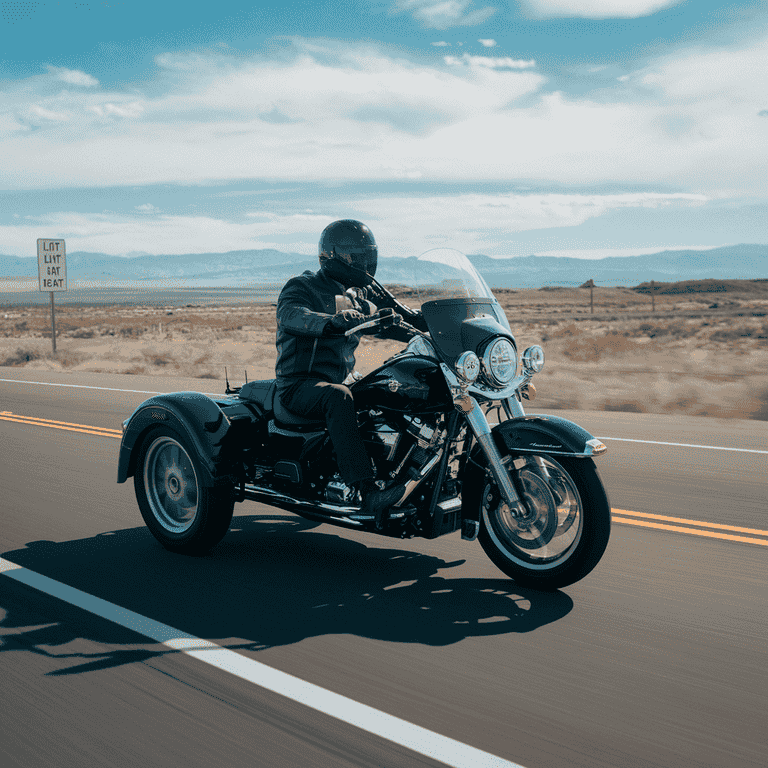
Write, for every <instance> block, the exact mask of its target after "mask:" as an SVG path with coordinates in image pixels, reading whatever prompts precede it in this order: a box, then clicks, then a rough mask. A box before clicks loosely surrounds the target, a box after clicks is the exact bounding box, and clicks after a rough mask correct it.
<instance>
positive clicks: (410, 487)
mask: <svg viewBox="0 0 768 768" xmlns="http://www.w3.org/2000/svg"><path fill="white" fill-rule="evenodd" d="M442 455H443V448H439V449H438V451H437V453H436V454H435V455H434V456H433V457H432V458H431V459H430V460H429V461H428V462H427V463H426V464H425V465H424V466H423V467H422V468H421V469H420V470H419V474H418V476H417V477H416V478H415V479H413V480H409V481H408V482H407V483H406V484H405V493H403V497H402V498H401V499H400V501H398V502H397V504H394V506H395V507H399V506H401V505H402V503H403V502H404V501H405V500H406V499H407V498H408V497H409V496H410V495H411V494H412V493H413V492H414V491H415V490H416V487H417V486H418V485H419V484H420V483H421V481H422V480H423V479H424V478H425V477H426V476H427V475H428V474H429V472H430V470H431V469H432V467H434V466H435V464H437V462H438V461H439V460H440V457H441V456H442Z"/></svg>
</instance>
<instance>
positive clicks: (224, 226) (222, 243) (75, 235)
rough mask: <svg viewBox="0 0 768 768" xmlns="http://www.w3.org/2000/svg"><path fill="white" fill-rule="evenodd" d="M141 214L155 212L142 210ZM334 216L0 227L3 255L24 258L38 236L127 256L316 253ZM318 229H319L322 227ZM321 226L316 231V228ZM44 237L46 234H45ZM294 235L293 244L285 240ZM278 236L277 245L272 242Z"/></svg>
mask: <svg viewBox="0 0 768 768" xmlns="http://www.w3.org/2000/svg"><path fill="white" fill-rule="evenodd" d="M143 213H154V212H153V211H143ZM333 218H334V217H332V216H331V217H312V216H310V215H303V216H302V215H291V216H285V217H279V216H278V217H274V218H270V219H269V220H268V221H263V222H255V223H250V222H247V223H242V222H232V221H227V220H225V219H218V218H214V217H211V216H169V215H163V214H161V215H153V216H124V215H117V214H103V213H101V214H96V213H88V214H83V213H76V212H69V211H62V212H57V213H51V214H46V215H44V216H27V217H25V222H24V224H21V225H15V226H13V225H0V243H2V250H3V252H4V253H8V254H10V255H18V256H27V255H29V253H30V249H34V244H35V241H36V239H37V238H38V237H48V236H49V234H50V233H53V234H50V236H51V237H62V238H64V239H66V241H67V250H68V251H69V252H70V253H72V252H73V251H90V252H99V253H108V254H112V255H120V256H122V255H127V254H129V253H131V252H136V251H144V252H147V253H152V254H158V255H161V254H178V253H208V252H224V251H230V250H244V249H248V248H276V249H279V250H282V251H293V252H299V253H308V254H309V253H316V251H317V241H318V238H319V236H320V232H321V231H322V227H324V226H325V225H326V224H328V223H329V222H330V221H333ZM321 224H322V226H320V225H321ZM318 227H320V229H318ZM46 233H48V234H46ZM286 234H288V235H293V236H294V238H295V239H294V241H293V242H292V241H291V239H290V238H286V237H285V235H286ZM276 235H281V237H280V238H279V242H276V241H275V240H272V239H270V238H271V237H274V236H276Z"/></svg>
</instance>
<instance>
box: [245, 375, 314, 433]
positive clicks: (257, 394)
mask: <svg viewBox="0 0 768 768" xmlns="http://www.w3.org/2000/svg"><path fill="white" fill-rule="evenodd" d="M239 396H240V397H241V398H243V399H244V400H250V401H252V402H254V403H258V404H259V405H260V406H261V407H262V408H263V409H264V410H265V411H267V412H269V411H273V412H274V414H275V421H277V422H279V423H280V424H283V425H284V426H293V427H304V428H307V427H314V428H316V429H325V421H322V420H321V421H318V420H316V419H305V418H304V417H303V416H298V415H296V414H295V413H292V412H291V411H289V410H288V409H287V408H286V407H285V406H284V405H283V404H282V403H281V402H280V398H279V397H278V396H277V382H276V381H275V380H274V379H266V380H264V381H249V382H248V383H247V384H243V386H242V387H241V388H240V392H239Z"/></svg>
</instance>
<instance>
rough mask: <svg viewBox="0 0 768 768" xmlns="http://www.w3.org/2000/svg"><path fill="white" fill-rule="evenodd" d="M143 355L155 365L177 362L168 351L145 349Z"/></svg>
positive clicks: (149, 362)
mask: <svg viewBox="0 0 768 768" xmlns="http://www.w3.org/2000/svg"><path fill="white" fill-rule="evenodd" d="M141 356H142V358H143V359H144V360H145V362H146V363H147V364H149V365H155V366H158V367H160V368H162V367H164V366H166V365H170V364H172V363H175V362H176V361H175V360H174V359H173V357H172V356H171V355H170V354H168V353H167V352H161V351H159V350H157V349H152V348H150V349H143V350H142V351H141Z"/></svg>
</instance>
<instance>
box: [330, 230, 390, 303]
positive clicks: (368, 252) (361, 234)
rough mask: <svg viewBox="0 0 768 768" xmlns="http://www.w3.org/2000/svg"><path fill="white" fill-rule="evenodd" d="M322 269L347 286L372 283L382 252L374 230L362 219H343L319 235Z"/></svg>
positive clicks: (359, 286) (363, 285) (360, 286)
mask: <svg viewBox="0 0 768 768" xmlns="http://www.w3.org/2000/svg"><path fill="white" fill-rule="evenodd" d="M319 251H320V254H319V255H320V269H321V271H322V272H323V274H324V275H327V276H328V277H331V278H333V279H334V280H338V281H339V282H340V283H343V284H344V285H346V286H347V287H348V288H349V287H351V286H353V285H354V286H357V287H358V288H363V287H365V286H366V285H370V283H371V280H372V279H373V276H374V275H375V274H376V262H377V260H378V255H379V251H378V248H377V247H376V241H375V240H374V239H373V232H371V230H370V229H368V227H366V226H365V224H363V223H362V222H360V221H355V220H354V219H342V220H341V221H334V222H333V224H329V225H328V226H327V227H326V228H325V229H324V230H323V234H322V235H320V247H319Z"/></svg>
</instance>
